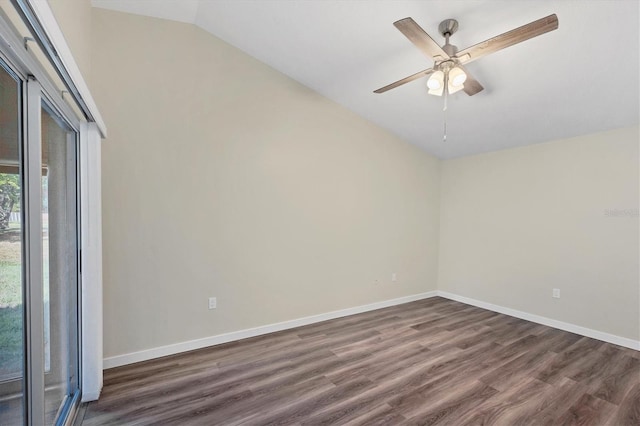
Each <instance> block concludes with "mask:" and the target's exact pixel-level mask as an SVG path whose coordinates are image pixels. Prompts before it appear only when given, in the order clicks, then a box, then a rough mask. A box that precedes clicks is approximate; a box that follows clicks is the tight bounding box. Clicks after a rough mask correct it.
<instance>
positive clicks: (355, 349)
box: [83, 297, 640, 426]
mask: <svg viewBox="0 0 640 426" xmlns="http://www.w3.org/2000/svg"><path fill="white" fill-rule="evenodd" d="M83 424H84V425H89V426H95V425H160V424H161V425H225V426H228V425H250V426H254V425H303V424H308V425H314V426H315V425H322V424H326V425H344V424H348V425H354V426H355V425H367V426H368V425H422V424H444V425H456V426H457V425H513V424H536V425H537V424H549V425H565V424H566V425H569V424H584V425H594V426H600V425H604V424H608V425H612V426H627V425H634V426H637V425H638V424H640V353H639V352H638V351H634V350H631V349H628V348H623V347H619V346H616V345H611V344H608V343H604V342H601V341H598V340H594V339H590V338H586V337H582V336H578V335H576V334H572V333H568V332H564V331H561V330H557V329H553V328H549V327H546V326H542V325H540V324H534V323H531V322H528V321H525V320H521V319H518V318H513V317H509V316H505V315H501V314H497V313H495V312H490V311H486V310H483V309H480V308H477V307H474V306H469V305H465V304H463V303H460V302H454V301H450V300H447V299H443V298H439V297H434V298H430V299H426V300H420V301H416V302H411V303H407V304H404V305H398V306H392V307H389V308H385V309H380V310H377V311H371V312H365V313H363V314H359V315H353V316H349V317H343V318H338V319H335V320H330V321H324V322H322V323H317V324H311V325H308V326H304V327H298V328H295V329H291V330H284V331H281V332H278V333H274V334H271V335H264V336H258V337H254V338H250V339H244V340H242V341H238V342H230V343H227V344H223V345H218V346H213V347H210V348H204V349H199V350H196V351H192V352H188V353H184V354H178V355H172V356H168V357H164V358H160V359H155V360H151V361H147V362H141V363H137V364H132V365H128V366H123V367H118V368H114V369H110V370H106V371H105V376H104V389H103V393H102V396H101V398H100V400H99V401H96V402H93V403H90V404H89V405H88V406H87V408H86V411H85V413H84V420H83Z"/></svg>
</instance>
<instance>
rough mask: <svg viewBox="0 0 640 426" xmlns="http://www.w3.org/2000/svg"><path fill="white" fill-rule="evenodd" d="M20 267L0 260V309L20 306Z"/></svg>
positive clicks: (17, 264)
mask: <svg viewBox="0 0 640 426" xmlns="http://www.w3.org/2000/svg"><path fill="white" fill-rule="evenodd" d="M21 283H22V266H21V265H20V264H19V263H14V262H3V261H1V260H0V308H5V307H16V306H17V305H21V304H22V286H21Z"/></svg>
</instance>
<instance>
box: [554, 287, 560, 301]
mask: <svg viewBox="0 0 640 426" xmlns="http://www.w3.org/2000/svg"><path fill="white" fill-rule="evenodd" d="M553 298H554V299H560V289H559V288H554V289H553Z"/></svg>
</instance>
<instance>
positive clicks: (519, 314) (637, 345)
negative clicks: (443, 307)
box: [436, 290, 640, 351]
mask: <svg viewBox="0 0 640 426" xmlns="http://www.w3.org/2000/svg"><path fill="white" fill-rule="evenodd" d="M436 293H437V294H438V296H440V297H444V298H446V299H451V300H455V301H457V302H461V303H464V304H467V305H473V306H477V307H478V308H482V309H487V310H489V311H493V312H498V313H500V314H505V315H509V316H511V317H516V318H520V319H523V320H527V321H531V322H535V323H538V324H542V325H546V326H549V327H553V328H557V329H560V330H564V331H568V332H570V333H575V334H579V335H581V336H586V337H591V338H593V339H597V340H602V341H603V342H608V343H613V344H614V345H619V346H624V347H626V348H630V349H635V350H636V351H640V341H638V340H633V339H628V338H626V337H620V336H616V335H615V334H610V333H605V332H602V331H597V330H592V329H590V328H586V327H581V326H579V325H574V324H570V323H568V322H563V321H558V320H554V319H551V318H546V317H542V316H539V315H534V314H530V313H527V312H523V311H518V310H516V309H511V308H505V307H503V306H499V305H494V304H492V303H487V302H482V301H480V300H476V299H471V298H469V297H464V296H458V295H457V294H453V293H448V292H446V291H441V290H438V291H436Z"/></svg>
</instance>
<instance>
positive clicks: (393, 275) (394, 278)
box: [391, 272, 398, 281]
mask: <svg viewBox="0 0 640 426" xmlns="http://www.w3.org/2000/svg"><path fill="white" fill-rule="evenodd" d="M391 281H398V277H397V276H396V273H395V272H394V273H393V274H391Z"/></svg>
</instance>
